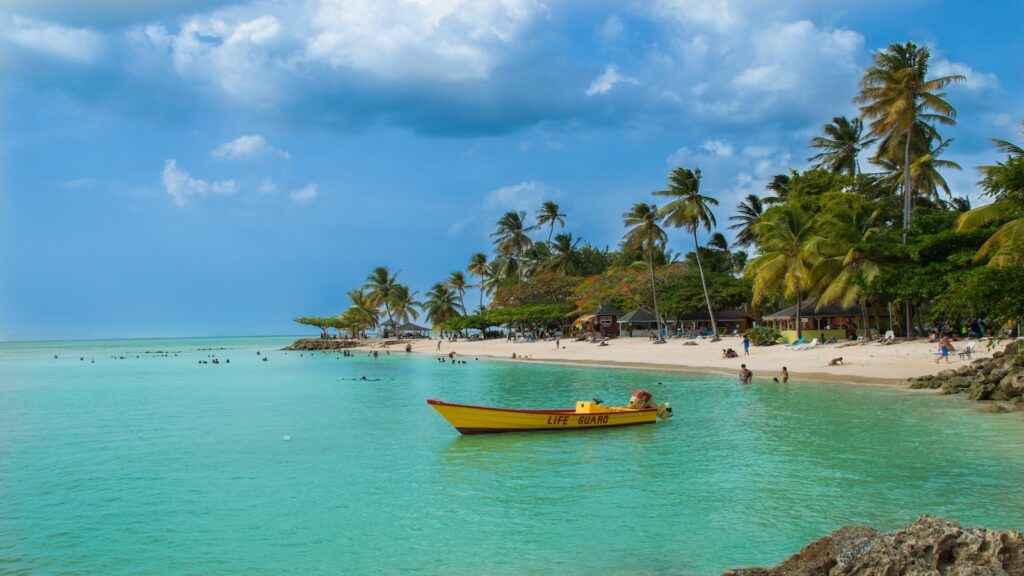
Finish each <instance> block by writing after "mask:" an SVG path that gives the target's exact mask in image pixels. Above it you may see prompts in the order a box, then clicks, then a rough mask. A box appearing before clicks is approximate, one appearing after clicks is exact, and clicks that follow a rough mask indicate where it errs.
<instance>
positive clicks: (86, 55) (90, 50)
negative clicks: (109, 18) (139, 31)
mask: <svg viewBox="0 0 1024 576" xmlns="http://www.w3.org/2000/svg"><path fill="white" fill-rule="evenodd" d="M2 40H6V41H7V42H10V43H12V44H15V45H18V46H21V47H22V48H27V49H29V50H33V51H36V52H42V53H44V54H48V55H50V56H56V57H58V58H61V59H64V60H70V61H72V62H76V63H79V64H94V63H95V62H96V61H97V60H98V59H99V57H100V55H101V54H102V52H103V49H104V40H103V36H102V35H101V34H99V33H98V32H95V31H93V30H89V29H87V28H71V27H68V26H62V25H60V24H56V23H53V22H48V21H45V20H35V19H32V18H25V17H22V16H9V15H4V14H0V41H2Z"/></svg>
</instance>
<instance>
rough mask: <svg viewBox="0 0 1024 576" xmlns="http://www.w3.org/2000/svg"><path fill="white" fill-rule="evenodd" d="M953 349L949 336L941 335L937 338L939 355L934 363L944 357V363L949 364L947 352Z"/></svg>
mask: <svg viewBox="0 0 1024 576" xmlns="http://www.w3.org/2000/svg"><path fill="white" fill-rule="evenodd" d="M952 351H953V344H952V343H951V342H950V341H949V338H948V337H946V336H943V337H942V338H940V339H939V354H941V356H939V357H938V358H936V359H935V363H936V364H938V363H939V361H941V360H942V359H943V358H945V359H946V364H949V353H950V352H952Z"/></svg>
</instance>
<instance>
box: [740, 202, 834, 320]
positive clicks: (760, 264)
mask: <svg viewBox="0 0 1024 576" xmlns="http://www.w3.org/2000/svg"><path fill="white" fill-rule="evenodd" d="M755 232H756V233H757V237H758V246H759V247H760V249H761V255H760V256H758V257H757V258H754V259H753V260H751V261H750V262H748V263H747V268H746V274H747V275H748V276H749V277H751V278H752V279H753V281H754V286H753V292H754V304H758V303H760V302H761V301H762V300H764V299H765V298H766V297H769V296H772V295H774V294H775V293H776V290H777V289H778V288H779V287H781V288H782V296H783V297H784V298H793V297H795V298H796V331H797V338H799V337H800V336H802V335H803V332H802V330H801V326H800V325H801V321H800V306H801V304H802V303H803V299H804V297H805V296H806V295H807V291H808V290H809V289H810V287H811V280H812V276H811V271H812V269H813V267H814V264H815V262H816V260H817V256H816V254H815V253H814V250H813V248H814V247H813V245H812V240H813V239H814V232H815V230H814V226H813V223H812V221H811V218H810V217H809V216H808V215H807V214H806V213H805V212H804V211H803V210H801V209H799V208H797V207H795V206H790V205H788V204H787V205H783V206H780V207H778V208H773V209H772V210H771V211H769V212H768V213H767V214H765V218H764V219H762V220H761V223H760V224H758V225H757V227H756V230H755Z"/></svg>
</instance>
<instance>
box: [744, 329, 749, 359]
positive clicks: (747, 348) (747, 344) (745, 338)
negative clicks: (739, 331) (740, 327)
mask: <svg viewBox="0 0 1024 576" xmlns="http://www.w3.org/2000/svg"><path fill="white" fill-rule="evenodd" d="M748 354H750V338H747V335H746V334H744V335H743V355H744V356H746V355H748Z"/></svg>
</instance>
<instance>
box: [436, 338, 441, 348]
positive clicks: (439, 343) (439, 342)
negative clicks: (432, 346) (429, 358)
mask: <svg viewBox="0 0 1024 576" xmlns="http://www.w3.org/2000/svg"><path fill="white" fill-rule="evenodd" d="M437 349H438V351H440V350H441V340H440V338H439V339H438V340H437Z"/></svg>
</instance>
